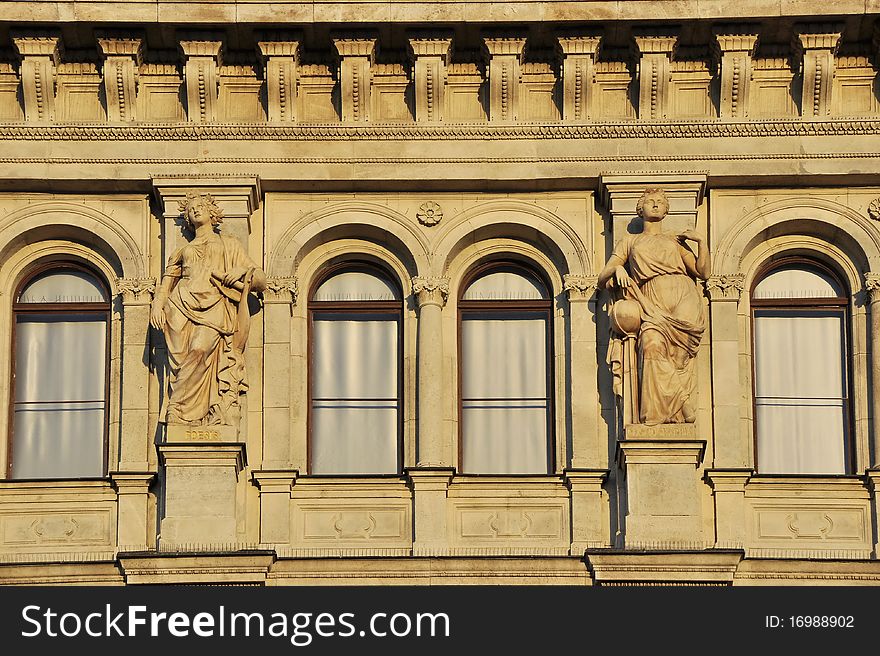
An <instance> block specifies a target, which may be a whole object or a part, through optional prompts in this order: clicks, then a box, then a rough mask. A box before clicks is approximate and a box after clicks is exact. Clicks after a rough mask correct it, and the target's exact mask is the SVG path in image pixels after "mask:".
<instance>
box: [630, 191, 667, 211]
mask: <svg viewBox="0 0 880 656" xmlns="http://www.w3.org/2000/svg"><path fill="white" fill-rule="evenodd" d="M655 194H657V195H659V196H662V197H663V200H665V201H666V211H667V212H668V211H669V197H668V196H667V195H666V192H665V191H663V190H662V189H658V188H656V187H655V188H653V189H645V193H643V194H642V195H641V197H640V198H639V199H638V200H637V201H636V214H638V215H639V216H642V211H643V210H644V207H645V198H647V197H648V196H653V195H655Z"/></svg>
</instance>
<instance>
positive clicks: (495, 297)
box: [458, 262, 552, 474]
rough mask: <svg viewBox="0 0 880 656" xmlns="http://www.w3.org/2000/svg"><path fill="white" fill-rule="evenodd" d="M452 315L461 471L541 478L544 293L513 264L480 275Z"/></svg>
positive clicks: (546, 459) (547, 454)
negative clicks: (457, 346) (457, 349)
mask: <svg viewBox="0 0 880 656" xmlns="http://www.w3.org/2000/svg"><path fill="white" fill-rule="evenodd" d="M462 288H463V290H464V291H463V293H462V295H461V298H460V300H459V303H458V308H459V318H460V324H459V344H460V349H461V350H460V362H459V376H460V382H459V385H460V395H459V396H460V399H461V415H460V418H461V421H460V427H461V428H460V430H461V469H462V471H463V472H465V473H469V474H547V473H548V472H550V471H551V468H552V458H551V453H552V450H551V448H550V439H549V436H550V435H551V431H550V426H551V414H552V407H551V403H550V390H551V389H552V366H551V362H552V347H551V344H552V342H551V321H550V315H551V309H552V301H551V297H550V293H549V291H548V285H547V284H546V283H545V282H544V281H543V280H542V279H541V277H540V276H539V275H537V274H536V273H535V272H534V271H532V270H531V269H529V268H526V267H525V266H523V265H521V264H518V263H514V262H496V263H490V264H488V265H485V266H482V267H479V268H478V269H476V270H475V271H473V272H472V273H471V275H470V276H469V278H468V279H467V280H466V281H465V284H464V285H463V286H462Z"/></svg>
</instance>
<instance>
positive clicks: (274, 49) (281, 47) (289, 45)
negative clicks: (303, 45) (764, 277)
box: [257, 35, 299, 58]
mask: <svg viewBox="0 0 880 656" xmlns="http://www.w3.org/2000/svg"><path fill="white" fill-rule="evenodd" d="M257 52H258V53H259V54H260V55H261V56H263V57H267V58H268V57H294V58H295V57H296V56H297V55H298V54H299V39H298V38H297V37H295V36H294V35H285V36H283V37H280V36H279V37H278V39H277V40H276V39H274V38H273V39H271V40H270V39H269V38H268V37H267V38H266V39H265V40H260V41H258V42H257Z"/></svg>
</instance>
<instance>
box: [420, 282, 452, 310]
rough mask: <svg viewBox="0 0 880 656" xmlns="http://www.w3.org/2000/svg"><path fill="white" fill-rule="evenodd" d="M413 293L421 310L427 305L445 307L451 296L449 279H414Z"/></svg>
mask: <svg viewBox="0 0 880 656" xmlns="http://www.w3.org/2000/svg"><path fill="white" fill-rule="evenodd" d="M412 293H413V294H415V297H416V302H417V303H418V306H419V307H420V308H421V307H423V306H425V305H437V306H439V307H443V306H444V305H446V298H447V297H448V296H449V278H440V277H438V276H429V277H422V276H415V277H414V278H413V279H412Z"/></svg>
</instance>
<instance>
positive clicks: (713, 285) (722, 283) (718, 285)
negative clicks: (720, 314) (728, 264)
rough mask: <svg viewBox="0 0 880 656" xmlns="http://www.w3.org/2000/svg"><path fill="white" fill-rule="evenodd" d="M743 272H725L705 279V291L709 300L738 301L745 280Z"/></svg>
mask: <svg viewBox="0 0 880 656" xmlns="http://www.w3.org/2000/svg"><path fill="white" fill-rule="evenodd" d="M745 278H746V276H745V274H744V273H725V274H720V275H714V276H710V277H709V279H708V280H706V293H707V294H709V300H710V301H712V302H713V303H714V302H715V301H738V300H739V297H740V296H741V295H742V292H743V284H744V281H745Z"/></svg>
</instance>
